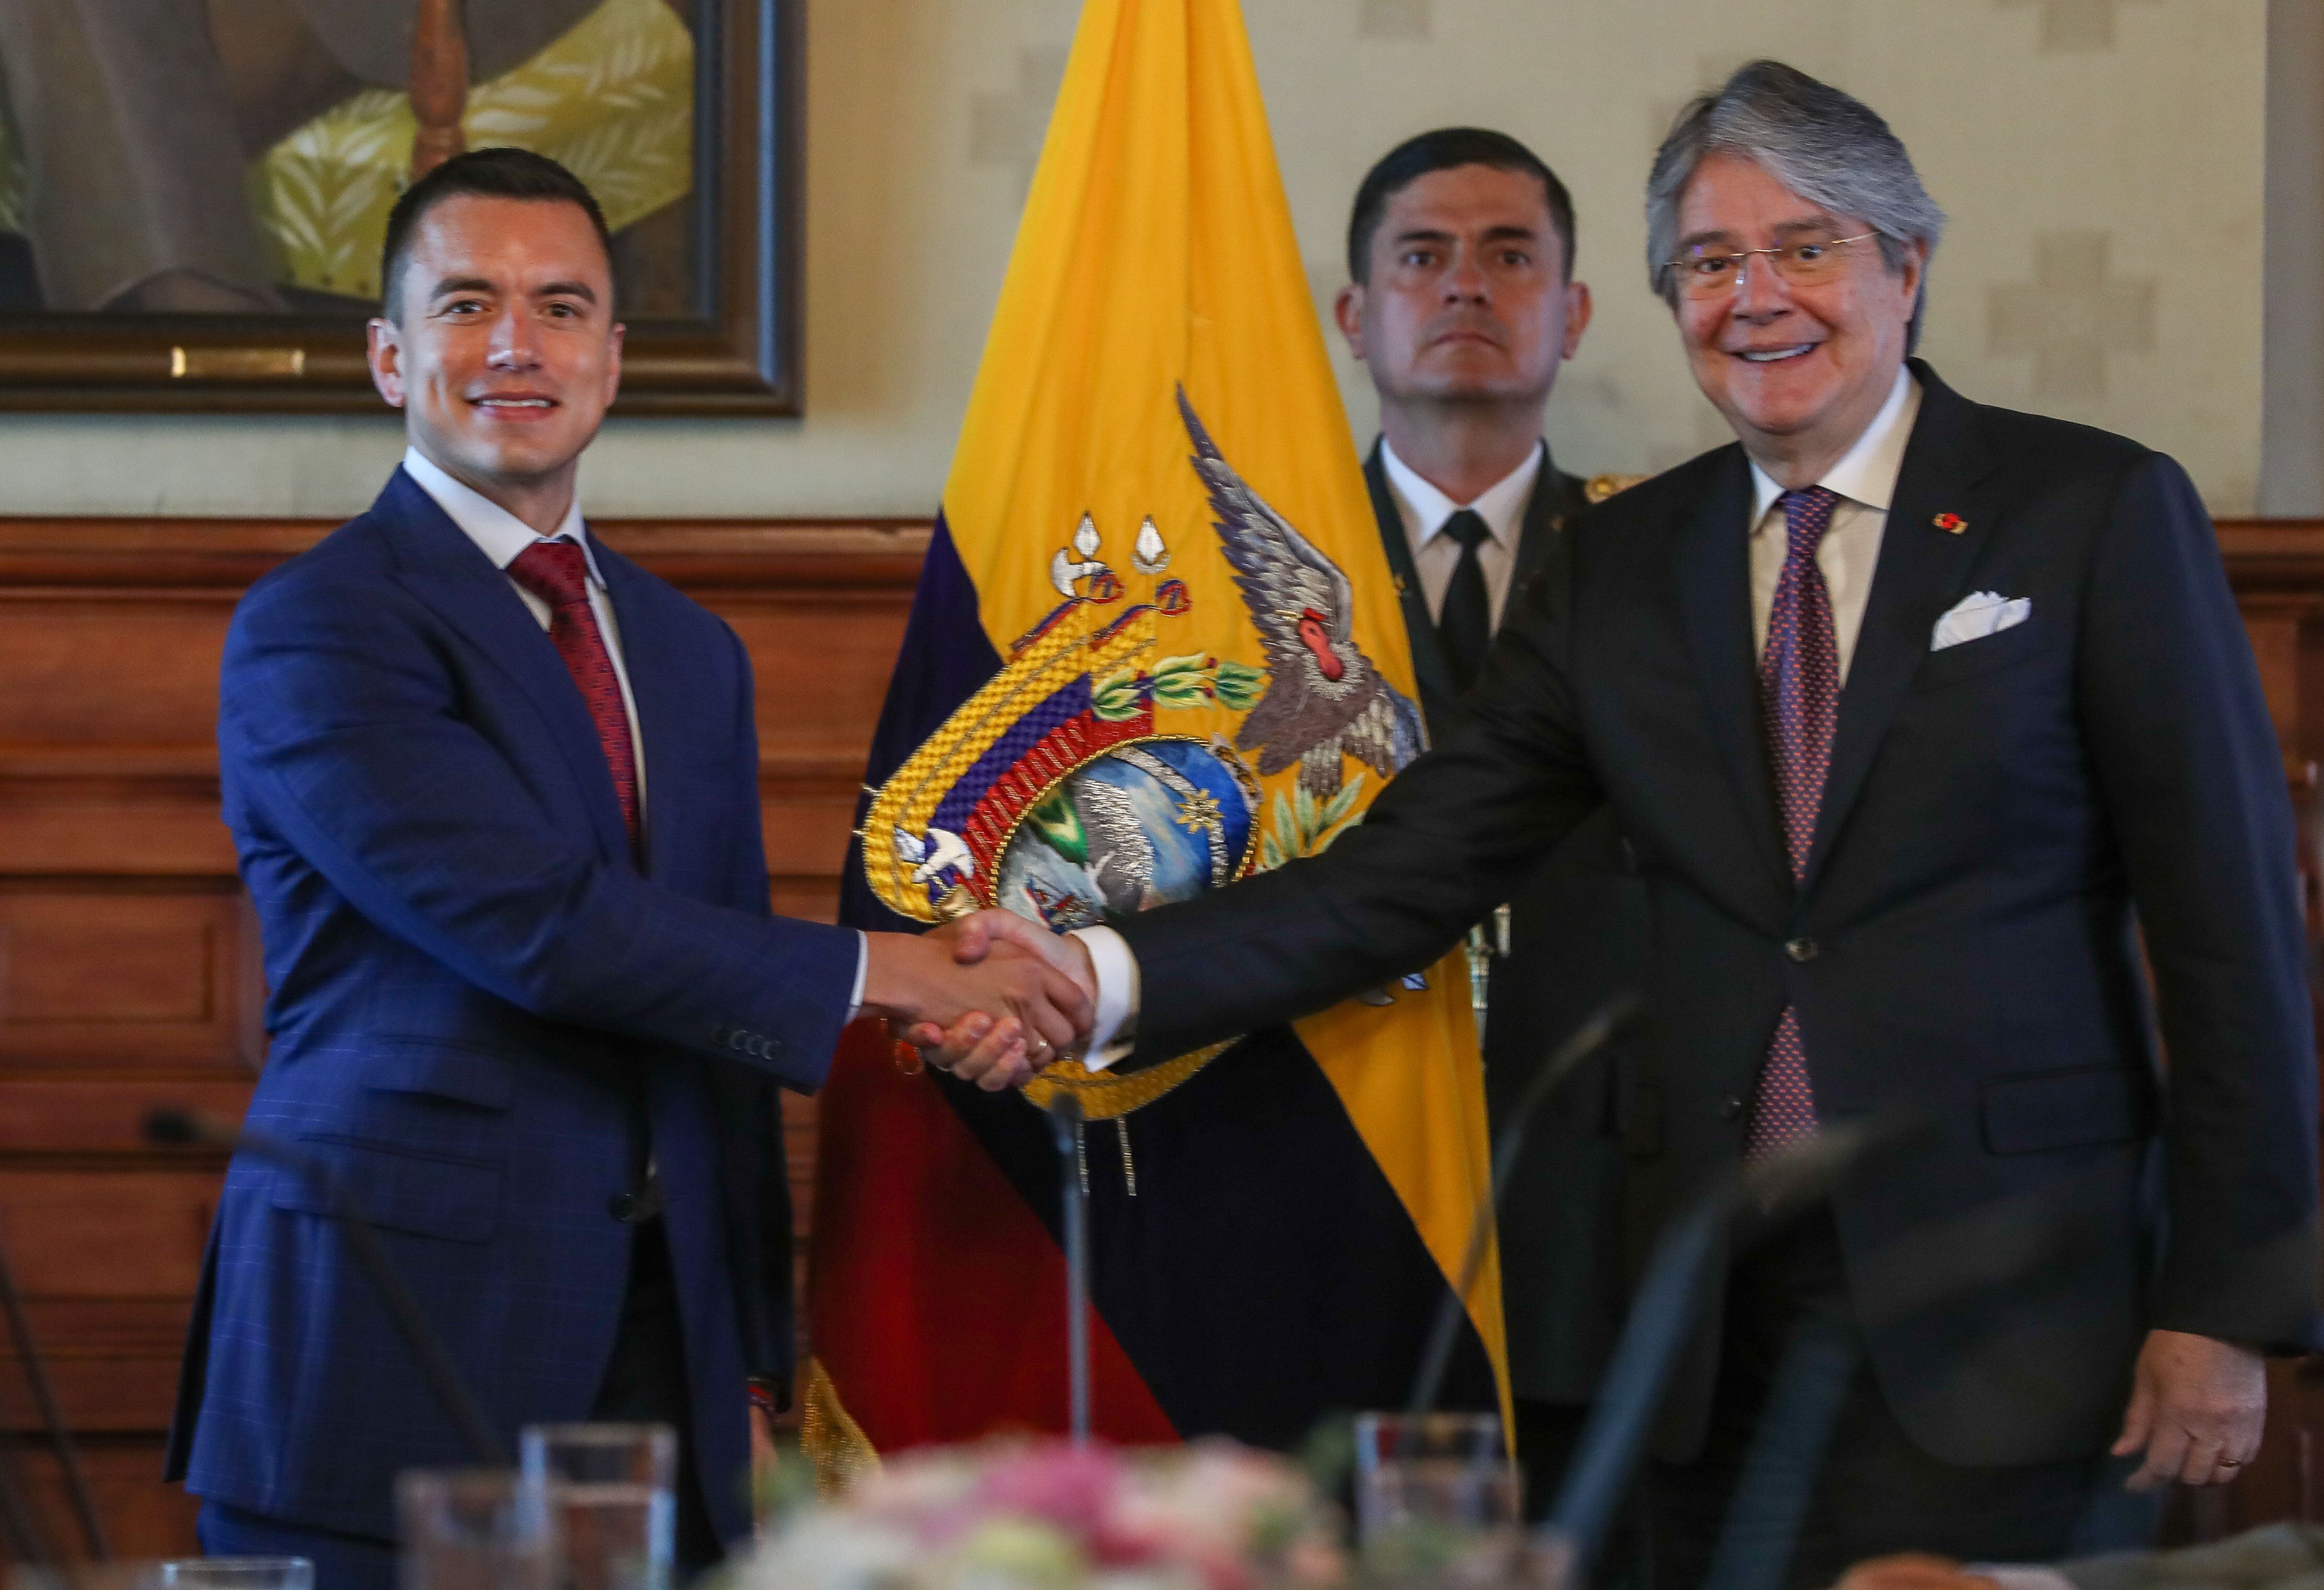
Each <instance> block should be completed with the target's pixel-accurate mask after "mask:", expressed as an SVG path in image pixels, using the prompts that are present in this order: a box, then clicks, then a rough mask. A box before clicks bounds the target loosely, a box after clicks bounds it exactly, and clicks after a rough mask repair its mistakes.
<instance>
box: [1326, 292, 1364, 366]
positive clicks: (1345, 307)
mask: <svg viewBox="0 0 2324 1590" xmlns="http://www.w3.org/2000/svg"><path fill="white" fill-rule="evenodd" d="M1332 319H1333V320H1334V321H1336V322H1338V324H1339V328H1340V335H1341V336H1342V337H1346V338H1347V339H1348V355H1349V356H1350V357H1351V358H1356V359H1360V358H1362V357H1363V356H1364V288H1363V283H1362V282H1349V283H1348V284H1347V285H1346V286H1345V287H1342V288H1341V289H1340V291H1338V292H1336V293H1334V294H1333V297H1332Z"/></svg>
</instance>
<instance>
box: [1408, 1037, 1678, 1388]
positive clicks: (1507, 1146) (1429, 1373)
mask: <svg viewBox="0 0 2324 1590" xmlns="http://www.w3.org/2000/svg"><path fill="white" fill-rule="evenodd" d="M1645 1013H1646V1002H1645V1001H1643V1000H1641V999H1640V998H1639V997H1638V996H1637V994H1631V993H1628V992H1625V993H1621V994H1616V995H1614V997H1613V998H1611V999H1609V1000H1608V1001H1607V1002H1606V1003H1604V1004H1601V1005H1600V1006H1599V1007H1598V1008H1597V1009H1596V1010H1594V1011H1592V1012H1590V1014H1589V1016H1588V1017H1586V1018H1585V1019H1584V1020H1583V1021H1582V1025H1581V1026H1579V1027H1577V1028H1575V1029H1574V1030H1573V1031H1572V1035H1571V1036H1569V1037H1568V1038H1567V1039H1566V1040H1565V1041H1564V1042H1563V1043H1562V1044H1560V1045H1558V1047H1557V1049H1555V1050H1554V1052H1553V1053H1552V1054H1551V1055H1550V1057H1549V1058H1548V1060H1547V1061H1545V1063H1544V1064H1543V1066H1542V1068H1541V1070H1540V1072H1539V1073H1538V1074H1537V1075H1536V1076H1535V1077H1534V1079H1533V1082H1532V1084H1531V1086H1528V1087H1526V1090H1525V1092H1524V1093H1523V1094H1521V1095H1518V1098H1517V1105H1516V1107H1515V1108H1513V1109H1512V1110H1511V1111H1510V1112H1509V1114H1508V1119H1507V1120H1505V1121H1503V1122H1502V1123H1501V1131H1500V1135H1499V1137H1497V1138H1495V1139H1494V1140H1493V1159H1492V1169H1491V1173H1490V1175H1489V1176H1488V1177H1487V1179H1486V1184H1485V1190H1484V1191H1483V1192H1482V1193H1481V1194H1480V1195H1479V1196H1478V1198H1477V1206H1476V1209H1475V1211H1474V1212H1473V1213H1472V1214H1471V1216H1469V1244H1468V1249H1467V1252H1466V1253H1465V1255H1464V1256H1463V1257H1462V1261H1461V1280H1460V1284H1459V1285H1458V1286H1456V1287H1454V1288H1453V1289H1452V1290H1451V1291H1450V1292H1448V1293H1447V1294H1445V1298H1444V1301H1443V1304H1442V1305H1441V1306H1440V1307H1439V1308H1437V1311H1436V1322H1435V1325H1434V1327H1432V1328H1431V1330H1430V1331H1429V1334H1428V1347H1427V1350H1426V1351H1425V1352H1424V1353H1423V1354H1421V1357H1420V1368H1419V1371H1418V1373H1416V1374H1415V1375H1414V1376H1413V1377H1412V1392H1411V1395H1410V1396H1408V1397H1406V1399H1405V1412H1406V1413H1407V1414H1409V1415H1412V1416H1414V1417H1418V1416H1419V1415H1421V1414H1424V1413H1426V1412H1427V1411H1428V1410H1430V1409H1432V1408H1434V1407H1435V1406H1436V1398H1437V1395H1438V1393H1440V1392H1441V1391H1443V1389H1444V1372H1445V1370H1446V1369H1447V1368H1449V1367H1450V1366H1451V1364H1452V1347H1453V1344H1454V1343H1456V1342H1458V1341H1459V1340H1460V1336H1461V1320H1462V1317H1463V1316H1464V1315H1466V1313H1467V1312H1468V1299H1469V1293H1470V1291H1471V1289H1472V1288H1474V1287H1475V1286H1476V1284H1477V1272H1478V1271H1480V1270H1482V1269H1483V1268H1484V1267H1485V1246H1486V1243H1488V1242H1489V1240H1490V1238H1491V1236H1492V1233H1493V1215H1494V1212H1495V1211H1496V1210H1497V1209H1499V1207H1500V1203H1501V1191H1502V1189H1503V1188H1506V1187H1508V1183H1509V1175H1510V1172H1512V1171H1513V1170H1515V1169H1517V1158H1518V1156H1519V1155H1520V1154H1522V1153H1523V1152H1524V1151H1525V1145H1526V1138H1527V1137H1528V1136H1529V1135H1531V1133H1532V1131H1533V1121H1534V1116H1535V1114H1539V1113H1540V1110H1541V1106H1542V1105H1544V1104H1545V1103H1546V1102H1548V1099H1549V1096H1550V1095H1552V1094H1554V1093H1555V1092H1556V1091H1557V1090H1558V1089H1559V1088H1560V1087H1562V1086H1564V1085H1565V1081H1566V1079H1567V1078H1568V1077H1572V1075H1573V1074H1574V1072H1576V1071H1578V1070H1580V1069H1581V1068H1582V1062H1583V1061H1584V1060H1586V1059H1588V1058H1590V1057H1591V1056H1592V1055H1594V1054H1596V1053H1597V1052H1598V1051H1599V1050H1600V1049H1604V1048H1605V1047H1606V1046H1607V1045H1608V1044H1609V1043H1611V1042H1613V1041H1614V1040H1615V1039H1617V1038H1618V1037H1620V1036H1621V1035H1622V1034H1623V1033H1624V1032H1626V1031H1628V1030H1629V1029H1630V1027H1631V1026H1632V1025H1634V1024H1635V1023H1636V1022H1637V1020H1638V1019H1639V1017H1641V1016H1643V1015H1644V1014H1645Z"/></svg>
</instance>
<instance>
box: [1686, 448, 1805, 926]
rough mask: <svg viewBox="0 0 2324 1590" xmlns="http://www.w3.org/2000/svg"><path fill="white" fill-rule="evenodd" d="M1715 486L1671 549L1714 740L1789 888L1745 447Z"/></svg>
mask: <svg viewBox="0 0 2324 1590" xmlns="http://www.w3.org/2000/svg"><path fill="white" fill-rule="evenodd" d="M1713 467H1715V468H1716V469H1717V471H1718V473H1717V475H1716V476H1715V477H1714V478H1713V480H1712V482H1711V489H1710V490H1709V491H1708V492H1706V493H1705V494H1704V495H1703V499H1702V501H1701V504H1700V505H1698V506H1697V508H1696V509H1695V512H1694V517H1693V518H1692V520H1690V521H1689V522H1687V524H1686V525H1685V527H1684V528H1683V529H1682V530H1681V531H1680V532H1679V534H1678V537H1677V539H1676V541H1675V542H1674V549H1673V550H1674V553H1675V555H1676V558H1677V561H1678V569H1677V576H1678V593H1679V606H1680V610H1681V614H1682V616H1683V621H1684V625H1685V630H1686V645H1687V652H1688V653H1689V654H1690V655H1691V656H1692V659H1693V661H1694V676H1695V679H1696V681H1697V683H1698V684H1699V685H1700V686H1701V690H1702V696H1703V707H1704V710H1705V711H1706V713H1707V714H1708V715H1709V718H1710V723H1711V735H1712V737H1713V738H1714V739H1716V740H1717V741H1718V742H1719V749H1720V753H1721V754H1722V756H1723V758H1724V760H1725V762H1726V763H1727V774H1728V779H1729V781H1730V782H1731V783H1732V784H1733V785H1734V787H1735V794H1736V798H1737V799H1738V800H1739V801H1741V803H1742V806H1743V815H1744V822H1745V826H1746V827H1748V828H1749V830H1750V832H1751V835H1752V837H1753V840H1754V842H1755V843H1756V845H1757V847H1758V850H1759V853H1760V859H1761V860H1762V861H1764V862H1765V863H1766V865H1767V866H1768V867H1769V868H1770V869H1771V870H1772V871H1773V872H1774V873H1775V876H1776V877H1777V878H1779V879H1780V880H1781V881H1782V882H1783V883H1784V886H1785V887H1786V888H1788V887H1789V886H1790V883H1791V869H1790V868H1789V866H1787V865H1786V864H1784V858H1783V854H1782V852H1781V850H1780V848H1779V847H1778V846H1777V843H1776V831H1775V796H1774V794H1773V792H1772V790H1770V788H1769V785H1768V774H1767V750H1766V742H1765V739H1764V737H1763V736H1762V735H1761V733H1760V726H1759V682H1758V670H1757V666H1756V663H1755V661H1754V659H1753V656H1752V647H1751V566H1750V565H1751V559H1750V550H1751V549H1750V540H1749V536H1748V531H1749V528H1750V517H1751V472H1750V469H1749V467H1748V465H1747V464H1746V463H1745V462H1744V458H1743V449H1742V448H1741V447H1739V446H1737V447H1731V448H1727V449H1725V450H1724V451H1723V452H1722V453H1720V455H1719V458H1718V461H1717V463H1716V464H1715V465H1714V466H1713Z"/></svg>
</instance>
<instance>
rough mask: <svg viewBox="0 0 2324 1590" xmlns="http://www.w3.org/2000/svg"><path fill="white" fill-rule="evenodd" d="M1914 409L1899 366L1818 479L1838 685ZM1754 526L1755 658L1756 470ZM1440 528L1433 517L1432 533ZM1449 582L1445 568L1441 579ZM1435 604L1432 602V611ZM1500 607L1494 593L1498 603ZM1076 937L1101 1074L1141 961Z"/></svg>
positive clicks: (1760, 505)
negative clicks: (1827, 496)
mask: <svg viewBox="0 0 2324 1590" xmlns="http://www.w3.org/2000/svg"><path fill="white" fill-rule="evenodd" d="M1920 411H1921V388H1920V385H1919V384H1918V383H1916V382H1914V379H1913V377H1912V374H1911V373H1910V372H1909V371H1906V370H1904V369H1901V368H1900V369H1899V370H1898V371H1897V372H1896V384H1895V387H1894V388H1892V389H1891V390H1890V392H1889V393H1888V401H1887V402H1885V403H1883V404H1882V405H1881V406H1880V411H1879V413H1877V414H1876V415H1874V416H1873V419H1872V423H1871V424H1870V425H1868V426H1867V427H1865V430H1864V434H1863V435H1862V436H1860V437H1858V438H1857V439H1856V445H1855V446H1853V447H1851V448H1849V449H1848V452H1847V453H1846V455H1845V456H1843V457H1842V458H1840V462H1839V463H1837V464H1835V465H1833V466H1832V467H1831V468H1830V469H1829V470H1827V471H1825V472H1824V476H1823V478H1822V479H1821V480H1820V481H1818V482H1817V484H1818V485H1822V486H1825V487H1828V488H1829V489H1830V490H1831V491H1832V492H1834V493H1835V494H1837V495H1839V497H1840V504H1839V505H1838V506H1837V507H1835V508H1834V509H1833V510H1832V516H1831V529H1830V530H1828V531H1826V532H1824V538H1823V541H1821V543H1820V544H1819V545H1818V546H1817V548H1816V567H1817V568H1818V569H1821V570H1822V571H1823V578H1824V585H1825V587H1827V588H1828V589H1829V590H1830V591H1831V620H1832V636H1833V639H1834V640H1835V641H1836V642H1838V645H1839V650H1840V678H1841V679H1847V677H1848V665H1849V661H1851V660H1852V659H1853V658H1854V657H1855V655H1856V636H1857V633H1858V631H1859V630H1861V629H1862V628H1863V627H1864V606H1865V603H1866V601H1867V598H1868V597H1869V596H1871V594H1872V571H1873V569H1874V568H1875V567H1876V566H1877V564H1878V563H1879V561H1880V537H1881V533H1882V532H1883V531H1885V530H1886V528H1887V525H1888V505H1889V504H1890V503H1891V502H1892V501H1893V500H1894V499H1895V495H1896V477H1897V476H1898V475H1899V474H1900V473H1902V472H1903V469H1904V445H1905V443H1906V442H1908V441H1910V440H1911V439H1912V436H1913V421H1914V420H1915V419H1916V418H1917V417H1918V416H1919V414H1920ZM1381 451H1382V453H1383V454H1384V455H1386V456H1385V458H1384V459H1383V462H1386V463H1388V467H1390V469H1391V470H1393V469H1394V468H1395V467H1396V466H1395V464H1394V463H1393V462H1392V460H1393V458H1394V457H1395V456H1394V455H1393V454H1389V453H1388V451H1387V444H1386V443H1385V442H1383V443H1382V444H1381ZM1540 458H1541V455H1540V453H1539V451H1538V450H1536V451H1535V455H1534V459H1535V463H1534V466H1533V467H1535V468H1538V467H1539V460H1540ZM1391 478H1393V476H1391ZM1414 478H1415V479H1417V478H1418V477H1417V476H1415V477H1414ZM1511 478H1515V477H1514V476H1512V477H1511ZM1422 484H1423V485H1425V484H1426V483H1425V482H1422ZM1502 484H1503V485H1506V484H1508V483H1507V482H1503V483H1502ZM1751 484H1752V486H1753V487H1754V500H1753V504H1752V509H1751V522H1750V523H1749V524H1748V526H1746V533H1747V534H1748V535H1749V537H1750V538H1751V637H1752V646H1753V649H1754V651H1755V652H1761V651H1765V650H1766V644H1767V615H1768V614H1769V612H1770V611H1772V610H1773V608H1774V607H1775V583H1776V581H1777V579H1778V578H1780V577H1781V576H1782V574H1783V571H1784V553H1785V552H1786V550H1788V544H1787V539H1786V537H1785V535H1784V515H1783V513H1782V511H1781V510H1780V509H1778V508H1777V507H1776V505H1775V499H1776V498H1778V497H1780V496H1782V495H1784V488H1783V487H1782V486H1780V485H1776V484H1775V481H1774V480H1773V479H1771V478H1769V476H1767V474H1766V471H1764V470H1762V469H1761V468H1760V467H1758V466H1757V464H1754V465H1752V466H1751ZM1430 489H1432V490H1433V489H1434V488H1433V487H1432V488H1430ZM1493 489H1494V490H1495V491H1499V489H1500V487H1499V486H1496V487H1494V488H1493ZM1442 495H1443V494H1442V493H1439V494H1438V496H1439V497H1440V498H1441V497H1442ZM1448 516H1449V511H1448ZM1490 522H1491V521H1490V520H1488V521H1487V523H1488V524H1489V523H1490ZM1406 523H1407V525H1409V523H1410V521H1406ZM1442 525H1443V521H1442V520H1441V519H1440V520H1439V521H1438V526H1439V528H1442ZM1498 533H1499V532H1496V535H1497V536H1498ZM1446 578H1447V579H1449V578H1451V574H1450V571H1449V570H1448V571H1447V574H1446ZM1441 589H1442V587H1440V588H1439V594H1440V596H1441ZM1436 599H1437V598H1435V597H1432V598H1431V610H1432V611H1433V610H1434V601H1435V600H1436ZM1498 601H1499V598H1498V597H1497V598H1496V605H1497V606H1498ZM1073 937H1074V938H1078V939H1080V940H1081V941H1082V942H1083V944H1084V945H1085V946H1086V947H1087V948H1088V949H1089V956H1090V967H1091V970H1092V971H1093V972H1094V973H1095V974H1096V975H1097V1002H1096V1003H1097V1014H1096V1018H1095V1020H1094V1021H1093V1022H1092V1023H1091V1026H1090V1041H1089V1054H1088V1058H1086V1060H1085V1061H1084V1064H1086V1065H1087V1066H1088V1067H1089V1068H1091V1069H1092V1070H1103V1069H1104V1068H1107V1067H1108V1066H1111V1065H1112V1064H1113V1063H1114V1062H1115V1061H1117V1060H1119V1059H1120V1058H1122V1057H1123V1056H1124V1055H1126V1054H1128V1053H1129V1052H1130V1046H1131V1044H1132V1043H1133V1042H1134V1041H1135V1035H1136V1031H1137V1026H1138V1007H1139V997H1140V993H1141V990H1140V987H1139V975H1138V957H1136V956H1134V955H1132V954H1131V953H1130V945H1129V943H1128V941H1126V940H1125V939H1124V938H1122V937H1121V935H1120V934H1119V933H1117V932H1115V931H1114V930H1113V929H1111V928H1105V927H1097V928H1083V929H1077V930H1076V931H1075V932H1074V935H1073Z"/></svg>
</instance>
